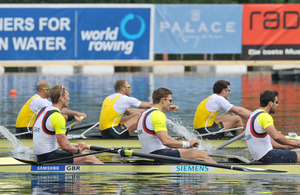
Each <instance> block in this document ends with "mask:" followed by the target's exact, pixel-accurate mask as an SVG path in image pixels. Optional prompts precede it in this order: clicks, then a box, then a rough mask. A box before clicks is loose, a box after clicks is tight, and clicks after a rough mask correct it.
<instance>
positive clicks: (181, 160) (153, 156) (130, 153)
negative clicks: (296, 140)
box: [86, 145, 286, 173]
mask: <svg viewBox="0 0 300 195" xmlns="http://www.w3.org/2000/svg"><path fill="white" fill-rule="evenodd" d="M86 149H89V150H95V151H103V150H106V152H112V153H118V154H120V155H121V156H138V157H143V158H150V159H155V160H166V161H174V162H178V163H187V164H193V165H203V166H209V167H217V168H222V169H230V170H236V171H245V172H267V173H285V172H286V171H280V170H271V169H261V168H248V167H237V166H231V165H224V164H217V163H210V162H204V161H197V160H190V159H185V158H176V157H171V156H163V155H157V154H147V153H144V152H139V151H133V150H125V149H116V148H106V147H101V146H92V145H90V146H87V148H86Z"/></svg>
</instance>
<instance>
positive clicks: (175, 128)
mask: <svg viewBox="0 0 300 195" xmlns="http://www.w3.org/2000/svg"><path fill="white" fill-rule="evenodd" d="M167 125H168V126H171V127H170V128H168V129H170V130H171V131H172V132H174V133H175V134H176V135H177V136H180V137H184V138H185V139H187V140H191V139H198V136H197V135H196V134H194V133H193V130H188V129H187V128H186V127H185V125H182V122H181V121H180V120H179V119H177V118H173V117H170V118H167ZM199 141H200V144H199V146H198V148H197V149H198V150H206V151H210V150H211V149H212V146H211V144H208V143H206V144H205V143H204V142H203V140H202V139H201V140H199Z"/></svg>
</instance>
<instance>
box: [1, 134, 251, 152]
mask: <svg viewBox="0 0 300 195" xmlns="http://www.w3.org/2000/svg"><path fill="white" fill-rule="evenodd" d="M69 140H70V142H72V143H78V142H86V143H87V144H89V145H102V146H105V147H125V148H133V149H140V148H141V144H140V142H139V140H138V139H137V137H132V138H129V139H102V138H101V137H100V136H99V137H88V138H87V139H69ZM19 141H20V142H21V143H22V145H23V146H26V147H31V148H32V147H33V142H32V139H19ZM226 141H228V139H221V140H201V142H202V143H203V144H204V145H206V146H210V147H216V146H219V145H221V144H223V143H225V142H226ZM11 147H12V144H11V142H10V141H9V140H7V139H0V151H1V150H7V149H8V148H11ZM246 147H247V143H246V142H245V141H243V140H241V139H240V140H237V141H235V142H233V143H231V144H229V145H227V146H225V148H227V149H229V148H246Z"/></svg>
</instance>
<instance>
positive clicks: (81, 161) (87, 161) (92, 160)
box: [74, 153, 103, 164]
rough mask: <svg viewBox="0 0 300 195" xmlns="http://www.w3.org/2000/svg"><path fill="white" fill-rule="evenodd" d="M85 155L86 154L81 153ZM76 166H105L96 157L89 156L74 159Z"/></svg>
mask: <svg viewBox="0 0 300 195" xmlns="http://www.w3.org/2000/svg"><path fill="white" fill-rule="evenodd" d="M80 154H85V153H79V154H78V155H80ZM74 164H103V162H101V161H100V160H99V159H98V158H97V157H96V156H94V155H88V156H82V157H78V158H74Z"/></svg>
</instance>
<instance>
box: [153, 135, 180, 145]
mask: <svg viewBox="0 0 300 195" xmlns="http://www.w3.org/2000/svg"><path fill="white" fill-rule="evenodd" d="M155 134H156V135H157V137H158V138H159V140H160V141H161V143H162V144H163V145H165V146H167V147H169V148H182V142H181V141H177V140H176V139H174V138H173V137H171V136H169V135H168V132H167V131H157V132H155Z"/></svg>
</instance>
